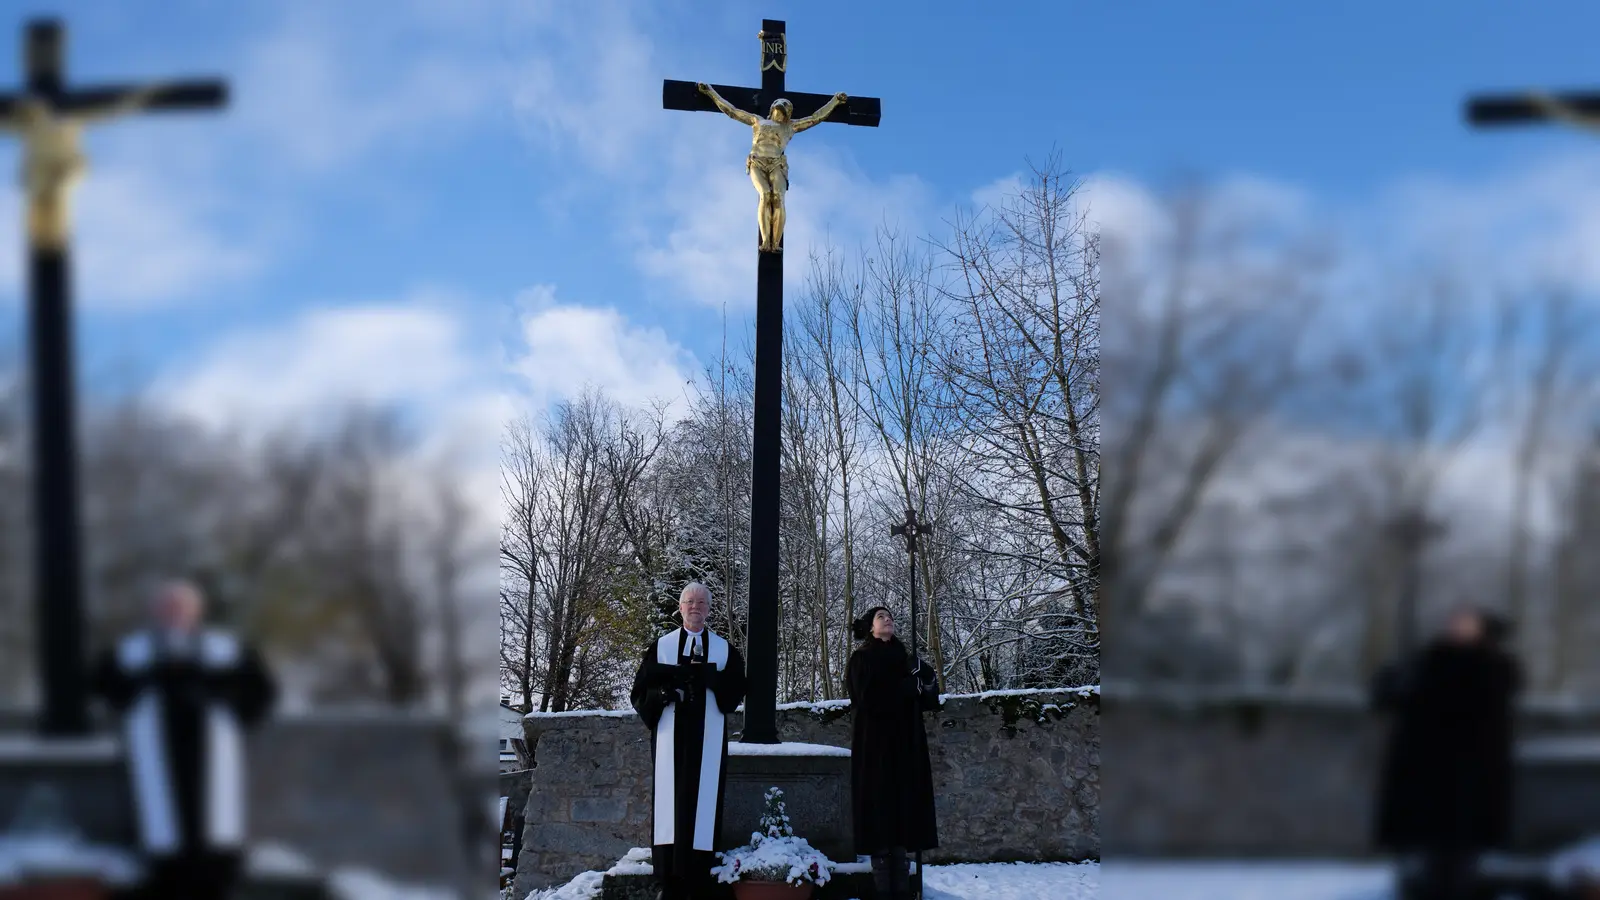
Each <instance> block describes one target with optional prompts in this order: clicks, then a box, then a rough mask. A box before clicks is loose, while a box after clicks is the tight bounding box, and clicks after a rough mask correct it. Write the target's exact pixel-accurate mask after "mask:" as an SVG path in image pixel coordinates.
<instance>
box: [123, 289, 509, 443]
mask: <svg viewBox="0 0 1600 900" xmlns="http://www.w3.org/2000/svg"><path fill="white" fill-rule="evenodd" d="M476 358H477V354H475V353H474V352H473V348H471V347H469V346H467V341H466V335H465V332H464V330H463V328H462V325H461V323H460V321H459V320H458V319H457V318H456V317H455V316H453V315H452V314H451V313H450V311H449V310H448V308H447V307H446V306H445V305H444V304H440V303H437V302H433V301H432V300H430V299H428V298H423V299H421V300H415V301H409V302H404V303H397V304H369V305H359V306H346V307H340V308H333V309H315V310H311V311H308V312H306V313H304V314H302V315H300V316H299V317H297V318H295V319H294V320H292V321H290V322H288V323H286V324H284V325H281V326H278V327H275V328H267V329H249V330H244V331H241V332H238V333H236V334H233V335H229V336H225V337H223V338H221V339H220V340H218V341H216V342H214V343H213V344H211V345H210V346H209V347H208V348H207V350H206V351H205V352H204V353H203V354H202V355H201V356H200V357H199V358H198V359H197V360H196V361H195V362H193V363H192V364H190V365H188V366H184V367H179V368H175V369H173V370H171V371H169V372H167V373H165V374H163V375H162V376H161V378H160V380H159V381H158V383H157V384H156V385H155V387H154V394H155V396H156V397H158V398H159V399H160V400H161V401H162V402H164V403H165V404H167V405H168V406H170V407H171V408H173V409H175V410H178V411H181V412H183V413H186V414H188V415H190V416H193V417H194V418H196V419H198V420H200V421H203V422H207V423H209V424H212V425H216V426H219V427H228V426H233V425H237V424H245V423H260V424H261V425H262V426H264V427H271V426H274V425H278V424H282V423H286V422H292V421H294V420H296V419H298V418H301V417H305V416H309V415H311V414H313V413H316V412H319V411H323V410H326V409H329V408H331V407H336V406H339V405H344V404H349V403H367V404H388V403H421V404H440V405H443V403H444V401H446V400H448V399H450V398H452V397H454V396H455V395H456V394H457V392H459V391H461V390H462V389H463V387H466V386H470V385H472V384H474V383H475V382H478V381H481V380H482V379H481V377H480V376H481V375H482V374H483V373H482V372H480V371H477V368H476V366H475V364H474V362H473V360H474V359H476Z"/></svg>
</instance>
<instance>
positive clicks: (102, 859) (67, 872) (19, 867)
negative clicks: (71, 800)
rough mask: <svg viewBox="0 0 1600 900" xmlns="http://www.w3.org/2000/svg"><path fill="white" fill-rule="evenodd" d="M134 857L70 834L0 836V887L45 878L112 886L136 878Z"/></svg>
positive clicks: (131, 881) (137, 868)
mask: <svg viewBox="0 0 1600 900" xmlns="http://www.w3.org/2000/svg"><path fill="white" fill-rule="evenodd" d="M139 876H140V868H139V864H138V862H137V861H136V860H135V859H134V857H133V856H132V855H131V854H129V853H126V852H124V851H121V850H118V849H116V848H113V847H102V846H98V845H95V844H90V843H88V842H86V841H84V840H82V839H80V838H77V837H74V836H55V835H44V836H35V835H27V836H23V837H9V836H0V887H11V886H15V885H19V884H25V883H27V882H29V881H35V880H41V879H48V878H95V879H99V880H100V881H101V882H102V883H103V884H107V885H112V886H119V887H120V886H126V885H131V884H133V883H134V882H135V881H137V880H138V879H139Z"/></svg>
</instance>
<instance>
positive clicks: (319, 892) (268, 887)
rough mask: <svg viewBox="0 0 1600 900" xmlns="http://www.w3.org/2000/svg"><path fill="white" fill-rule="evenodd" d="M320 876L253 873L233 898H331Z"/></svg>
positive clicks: (322, 899)
mask: <svg viewBox="0 0 1600 900" xmlns="http://www.w3.org/2000/svg"><path fill="white" fill-rule="evenodd" d="M332 896H333V895H332V894H330V893H329V892H328V888H327V885H326V884H324V883H323V881H322V879H320V878H295V877H281V876H262V875H254V876H251V877H250V878H249V879H247V880H246V881H245V882H244V883H242V884H240V885H239V889H238V890H236V891H234V892H233V900H332Z"/></svg>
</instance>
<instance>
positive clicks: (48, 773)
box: [0, 734, 137, 849]
mask: <svg viewBox="0 0 1600 900" xmlns="http://www.w3.org/2000/svg"><path fill="white" fill-rule="evenodd" d="M40 790H45V791H49V792H52V793H53V794H54V795H55V796H56V797H57V798H59V800H60V803H61V809H62V811H63V813H64V814H65V816H66V818H67V819H68V820H69V821H70V822H71V824H72V826H73V827H75V828H76V829H78V831H79V832H80V833H81V834H82V836H83V838H84V840H86V841H90V842H92V843H96V844H106V845H109V846H113V847H120V848H125V849H131V848H132V847H133V846H134V843H135V840H136V830H135V829H136V827H137V826H136V825H135V822H134V815H133V807H132V797H131V796H130V794H129V789H128V775H127V769H126V767H125V766H123V764H122V755H121V749H120V747H119V746H118V744H117V742H116V741H115V740H113V739H110V738H101V737H91V738H73V739H62V738H48V739H47V738H38V737H34V736H32V735H20V734H0V832H3V831H4V830H5V829H6V828H7V827H8V826H9V825H10V823H11V822H12V820H13V819H14V818H15V817H16V815H17V813H18V811H19V810H20V809H21V807H22V806H23V804H24V803H26V802H28V798H29V796H30V794H33V793H34V792H36V791H40Z"/></svg>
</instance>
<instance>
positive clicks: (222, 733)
mask: <svg viewBox="0 0 1600 900" xmlns="http://www.w3.org/2000/svg"><path fill="white" fill-rule="evenodd" d="M158 639H159V638H158V636H157V635H156V634H155V633H153V632H148V631H144V632H138V633H135V634H132V635H129V636H128V637H127V638H124V639H123V641H122V643H121V645H120V646H118V648H117V662H118V663H119V664H120V666H121V668H122V669H123V671H124V672H126V673H127V674H129V675H136V674H138V673H140V672H142V671H144V670H146V669H148V668H149V666H150V665H151V664H152V663H154V661H155V656H156V646H157V644H156V642H157V640H158ZM197 647H198V651H199V658H198V661H199V663H200V665H201V666H202V667H203V668H207V669H226V668H231V667H232V666H234V665H237V664H238V661H239V643H238V641H236V640H235V639H234V638H232V637H231V636H229V635H227V634H224V633H222V632H215V631H207V632H203V633H201V634H200V635H199V641H198V642H197ZM162 707H163V703H162V698H161V695H160V694H159V693H157V692H155V691H153V690H150V689H148V688H147V689H145V690H144V691H142V692H141V693H140V694H139V696H138V697H137V698H136V699H135V700H134V701H133V705H132V706H131V707H130V708H129V710H128V714H127V716H126V718H125V719H124V720H123V729H124V739H125V740H126V742H127V744H126V752H127V756H128V773H129V776H130V777H131V779H132V781H133V797H134V806H135V807H136V808H137V809H136V812H137V813H138V818H139V836H140V839H141V842H142V843H143V845H144V848H145V849H146V850H147V851H149V852H151V853H154V854H158V855H159V854H168V853H174V852H177V851H178V850H179V849H181V848H180V847H179V843H180V841H181V839H182V835H181V833H180V832H181V829H180V827H179V824H178V810H177V805H176V803H177V794H176V792H175V791H174V789H173V772H172V757H171V755H170V753H169V752H168V747H167V733H166V729H165V728H164V727H163V724H164V719H163V717H162V716H163V709H162ZM203 735H204V740H205V742H206V743H205V748H204V753H203V755H202V759H204V761H205V762H204V765H205V771H206V775H207V776H208V777H207V779H206V783H205V784H202V785H201V786H200V790H201V798H202V804H203V806H202V809H203V810H204V826H205V832H204V835H203V838H204V839H205V841H206V843H207V844H208V845H209V846H211V847H214V848H215V847H232V848H238V847H241V846H243V844H244V830H245V829H244V822H245V784H244V739H243V736H242V735H241V734H240V731H239V723H238V722H237V721H236V720H235V718H234V714H233V710H231V709H228V708H227V707H225V706H221V705H213V706H211V707H210V708H209V709H207V710H206V723H205V730H204V732H203Z"/></svg>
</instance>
